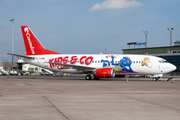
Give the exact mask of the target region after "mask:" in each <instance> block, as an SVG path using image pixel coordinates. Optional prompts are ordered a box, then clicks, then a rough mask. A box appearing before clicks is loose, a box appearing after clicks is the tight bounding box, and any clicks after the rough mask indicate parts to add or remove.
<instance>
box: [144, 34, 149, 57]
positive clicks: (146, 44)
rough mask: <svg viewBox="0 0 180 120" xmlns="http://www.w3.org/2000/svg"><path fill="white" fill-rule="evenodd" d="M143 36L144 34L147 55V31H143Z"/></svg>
mask: <svg viewBox="0 0 180 120" xmlns="http://www.w3.org/2000/svg"><path fill="white" fill-rule="evenodd" d="M143 32H144V34H145V41H146V51H145V54H147V34H148V31H143Z"/></svg>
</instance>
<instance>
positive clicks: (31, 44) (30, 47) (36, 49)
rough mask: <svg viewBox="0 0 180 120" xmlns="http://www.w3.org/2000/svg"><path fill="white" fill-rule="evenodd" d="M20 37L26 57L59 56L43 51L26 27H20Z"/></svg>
mask: <svg viewBox="0 0 180 120" xmlns="http://www.w3.org/2000/svg"><path fill="white" fill-rule="evenodd" d="M21 30H22V36H23V38H24V44H25V48H26V55H46V54H60V53H57V52H53V51H50V50H47V49H45V48H44V47H43V46H42V44H41V43H40V42H39V41H38V39H37V38H36V36H35V35H34V34H33V33H32V32H31V30H30V29H29V27H28V26H21Z"/></svg>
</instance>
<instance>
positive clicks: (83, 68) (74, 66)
mask: <svg viewBox="0 0 180 120" xmlns="http://www.w3.org/2000/svg"><path fill="white" fill-rule="evenodd" d="M48 63H51V64H57V65H63V66H64V67H72V68H73V69H78V70H82V71H94V70H95V69H96V68H94V67H86V66H80V65H71V64H63V63H56V62H48Z"/></svg>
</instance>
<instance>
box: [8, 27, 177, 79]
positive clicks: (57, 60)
mask: <svg viewBox="0 0 180 120" xmlns="http://www.w3.org/2000/svg"><path fill="white" fill-rule="evenodd" d="M21 29H22V36H23V38H24V44H25V49H26V55H18V54H12V53H7V54H10V55H14V56H18V57H23V58H24V60H25V62H27V63H29V64H33V65H36V66H39V67H42V68H45V69H49V70H51V71H56V72H64V73H71V74H87V75H86V76H85V79H86V80H88V79H99V78H113V77H116V76H125V75H159V74H165V73H169V72H171V71H174V70H175V69H176V66H174V65H173V64H171V63H168V62H167V61H166V60H165V59H162V58H159V57H155V56H150V55H130V54H111V55H107V54H105V55H104V54H60V53H57V52H53V51H50V50H47V49H45V48H44V47H43V45H42V44H41V43H40V42H39V41H38V39H37V38H36V37H35V35H34V34H33V33H32V31H31V30H30V29H29V27H28V26H21ZM154 79H157V78H154Z"/></svg>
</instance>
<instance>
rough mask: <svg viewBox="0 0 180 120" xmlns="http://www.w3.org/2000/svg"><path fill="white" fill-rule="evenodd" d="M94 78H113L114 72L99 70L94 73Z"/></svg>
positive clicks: (106, 69) (108, 69)
mask: <svg viewBox="0 0 180 120" xmlns="http://www.w3.org/2000/svg"><path fill="white" fill-rule="evenodd" d="M94 74H95V77H96V78H113V77H114V76H115V72H114V70H113V69H112V68H99V69H96V71H95V72H94Z"/></svg>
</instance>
